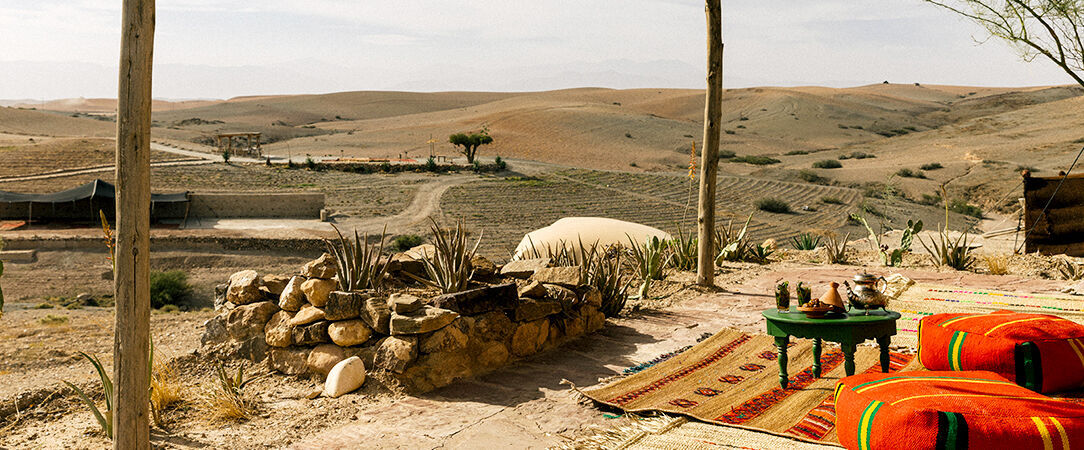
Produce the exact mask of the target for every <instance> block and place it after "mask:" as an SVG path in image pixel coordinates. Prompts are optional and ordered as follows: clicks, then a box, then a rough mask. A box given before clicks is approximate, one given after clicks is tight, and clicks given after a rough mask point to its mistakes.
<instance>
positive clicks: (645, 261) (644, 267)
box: [626, 235, 670, 298]
mask: <svg viewBox="0 0 1084 450" xmlns="http://www.w3.org/2000/svg"><path fill="white" fill-rule="evenodd" d="M626 236H627V237H628V238H629V243H630V244H632V246H631V248H632V257H633V264H634V265H635V267H636V269H637V271H638V272H639V275H640V279H641V280H642V281H641V284H640V298H647V291H648V289H650V288H651V282H652V281H653V280H661V279H663V273H662V271H663V269H664V268H665V267H666V266H667V264H669V260H670V257H669V256H668V255H667V251H666V244H664V243H663V241H662V240H660V239H659V238H658V236H652V237H651V238H650V239H647V240H646V241H645V242H644V243H643V244H639V245H637V244H636V242H635V241H633V240H632V236H628V235H626Z"/></svg>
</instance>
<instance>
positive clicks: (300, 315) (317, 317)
mask: <svg viewBox="0 0 1084 450" xmlns="http://www.w3.org/2000/svg"><path fill="white" fill-rule="evenodd" d="M325 317H326V314H325V313H324V310H322V309H320V308H317V307H315V306H312V305H305V306H304V307H302V308H301V311H298V312H297V314H294V317H293V318H292V319H290V325H292V326H295V327H299V326H302V325H308V324H310V323H315V322H319V321H321V320H324V318H325Z"/></svg>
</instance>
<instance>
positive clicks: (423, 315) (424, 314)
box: [391, 305, 459, 336]
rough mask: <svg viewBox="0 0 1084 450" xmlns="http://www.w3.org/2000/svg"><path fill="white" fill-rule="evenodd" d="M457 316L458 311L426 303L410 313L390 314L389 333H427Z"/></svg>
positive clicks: (442, 326)
mask: <svg viewBox="0 0 1084 450" xmlns="http://www.w3.org/2000/svg"><path fill="white" fill-rule="evenodd" d="M458 317H459V313H457V312H455V311H450V310H447V309H443V308H435V307H432V306H428V305H426V306H425V307H424V308H422V309H420V310H418V311H415V312H413V313H410V314H399V313H393V314H392V315H391V334H392V335H393V336H396V335H401V334H422V333H429V332H432V331H436V330H439V329H441V328H444V327H446V326H448V324H450V323H452V321H454V320H455V319H456V318H458Z"/></svg>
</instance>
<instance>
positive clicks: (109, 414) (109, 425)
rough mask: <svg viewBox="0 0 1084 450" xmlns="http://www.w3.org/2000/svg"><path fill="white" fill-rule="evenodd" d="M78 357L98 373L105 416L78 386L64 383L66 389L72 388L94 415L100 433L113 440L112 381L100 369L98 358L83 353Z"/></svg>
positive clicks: (103, 369)
mask: <svg viewBox="0 0 1084 450" xmlns="http://www.w3.org/2000/svg"><path fill="white" fill-rule="evenodd" d="M79 355H80V356H82V357H84V358H86V359H87V361H90V363H91V364H92V365H94V370H96V371H98V377H99V378H101V380H102V394H103V395H104V396H105V414H102V411H101V410H99V409H98V405H96V404H95V403H94V400H91V399H90V396H88V395H87V394H86V392H83V390H82V389H79V386H76V385H74V384H72V383H71V382H69V381H64V384H67V385H68V387H70V388H72V389H73V390H74V391H75V393H76V394H78V395H79V399H80V400H82V401H83V404H85V405H87V408H90V412H92V413H94V418H95V419H97V420H98V425H100V426H101V427H102V433H104V434H105V435H106V436H107V437H109V439H113V380H111V379H110V378H109V373H108V372H106V371H105V368H103V367H102V363H101V361H98V358H96V357H94V356H91V355H88V354H86V353H84V352H79Z"/></svg>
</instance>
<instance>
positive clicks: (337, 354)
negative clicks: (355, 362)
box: [306, 344, 346, 377]
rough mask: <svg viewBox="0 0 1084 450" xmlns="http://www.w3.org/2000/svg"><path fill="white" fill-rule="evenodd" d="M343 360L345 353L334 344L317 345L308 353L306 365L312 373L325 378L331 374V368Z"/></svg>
mask: <svg viewBox="0 0 1084 450" xmlns="http://www.w3.org/2000/svg"><path fill="white" fill-rule="evenodd" d="M344 359H346V353H344V352H343V349H342V347H339V346H338V345H335V344H323V345H317V346H316V348H314V349H312V351H311V352H309V357H308V358H307V359H306V365H308V366H309V370H310V371H312V372H313V373H316V374H319V375H320V376H321V377H326V376H327V374H328V373H330V372H331V368H332V367H335V365H336V364H338V363H339V361H342V360H344Z"/></svg>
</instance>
